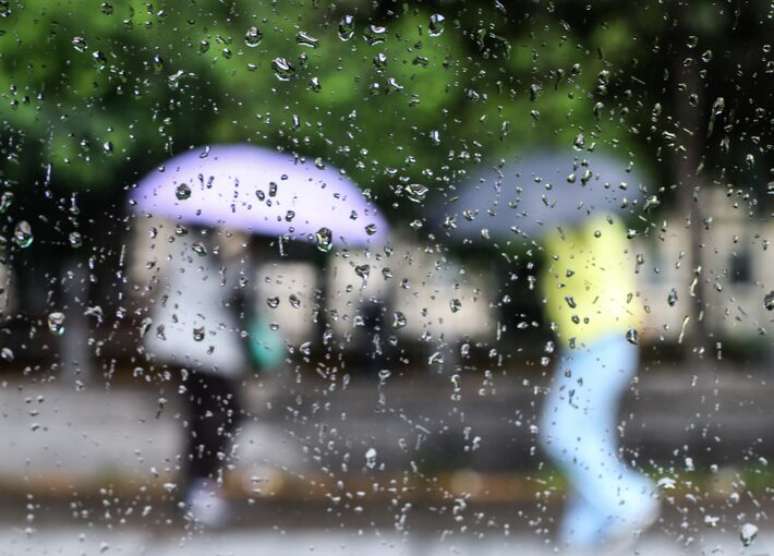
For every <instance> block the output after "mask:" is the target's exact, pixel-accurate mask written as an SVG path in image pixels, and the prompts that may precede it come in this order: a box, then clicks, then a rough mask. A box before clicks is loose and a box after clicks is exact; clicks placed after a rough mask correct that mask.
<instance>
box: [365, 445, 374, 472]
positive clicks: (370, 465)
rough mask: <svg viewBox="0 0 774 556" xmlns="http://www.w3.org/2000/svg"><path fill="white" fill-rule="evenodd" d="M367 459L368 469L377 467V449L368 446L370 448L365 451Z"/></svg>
mask: <svg viewBox="0 0 774 556" xmlns="http://www.w3.org/2000/svg"><path fill="white" fill-rule="evenodd" d="M365 460H366V467H368V469H373V468H374V467H376V450H374V449H373V448H368V450H367V451H366V453H365Z"/></svg>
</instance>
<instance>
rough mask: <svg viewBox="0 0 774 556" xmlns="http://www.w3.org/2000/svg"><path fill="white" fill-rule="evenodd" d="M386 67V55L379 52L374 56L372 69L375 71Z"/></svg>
mask: <svg viewBox="0 0 774 556" xmlns="http://www.w3.org/2000/svg"><path fill="white" fill-rule="evenodd" d="M386 66H387V55H386V54H385V53H384V52H379V53H378V54H377V55H376V56H374V67H375V68H376V69H382V68H384V67H386Z"/></svg>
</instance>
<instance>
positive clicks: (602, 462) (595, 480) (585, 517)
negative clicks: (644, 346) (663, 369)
mask: <svg viewBox="0 0 774 556" xmlns="http://www.w3.org/2000/svg"><path fill="white" fill-rule="evenodd" d="M637 363H638V355H637V348H636V347H635V346H633V345H631V344H630V343H629V342H627V341H626V339H625V337H624V335H623V334H620V335H614V336H608V337H605V338H603V339H601V340H599V341H597V342H595V343H593V344H591V345H590V346H587V347H586V348H579V349H577V350H574V351H571V352H567V353H565V354H564V355H563V356H562V357H561V359H560V360H559V362H558V366H557V368H556V371H555V373H556V374H555V376H554V382H553V385H552V386H551V391H550V393H549V395H548V397H547V399H546V402H545V406H544V409H543V413H542V416H541V424H540V432H541V441H542V445H543V448H544V449H545V451H546V453H547V454H548V455H549V456H550V457H551V459H552V460H553V461H554V463H556V464H557V465H558V466H559V468H560V469H561V470H562V471H563V472H564V473H565V475H566V477H567V479H568V482H569V484H570V492H569V495H568V500H567V509H566V512H565V515H564V518H563V521H562V524H561V527H560V530H559V540H560V542H561V543H563V544H569V545H572V546H576V547H591V546H594V545H595V544H598V543H600V542H603V541H604V540H605V538H606V536H607V535H608V534H610V532H611V531H612V530H614V529H615V528H620V529H622V528H625V527H626V526H627V524H636V523H637V522H638V521H639V520H641V519H642V518H643V516H644V515H646V514H648V513H650V512H653V511H655V506H656V502H655V501H654V499H653V498H652V493H653V491H654V485H653V484H652V483H651V481H650V480H649V479H648V478H647V477H645V476H644V475H642V474H640V473H637V472H635V471H634V470H633V469H631V468H630V467H628V466H626V465H625V464H624V463H623V462H622V461H621V459H620V457H619V456H618V442H617V418H618V409H619V405H620V401H621V398H622V397H623V395H624V394H625V392H626V389H627V388H628V385H629V382H630V381H631V379H632V378H633V377H634V375H635V373H636V371H637Z"/></svg>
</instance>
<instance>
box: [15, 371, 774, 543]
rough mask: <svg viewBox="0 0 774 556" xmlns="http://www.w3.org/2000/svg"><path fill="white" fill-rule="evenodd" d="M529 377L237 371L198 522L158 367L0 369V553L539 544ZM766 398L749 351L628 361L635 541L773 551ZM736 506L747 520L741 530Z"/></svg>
mask: <svg viewBox="0 0 774 556" xmlns="http://www.w3.org/2000/svg"><path fill="white" fill-rule="evenodd" d="M546 385H547V378H546V377H545V376H541V373H539V372H535V373H532V374H523V373H522V374H519V373H509V374H500V375H494V376H489V377H484V376H483V375H479V374H473V373H471V374H470V375H469V376H467V377H465V376H463V378H462V380H461V381H460V382H458V385H457V386H455V385H454V383H453V382H452V381H451V379H450V377H448V376H443V375H428V374H424V375H417V376H405V377H391V378H389V379H388V380H386V381H383V382H382V383H379V382H378V381H371V380H368V379H366V378H362V377H361V378H358V377H353V379H352V380H351V381H350V382H349V383H347V384H345V383H344V381H342V380H341V379H332V378H331V377H322V376H319V375H317V374H315V373H302V374H297V373H292V372H285V373H280V374H277V375H273V376H267V377H263V378H261V379H260V380H258V379H255V380H251V381H248V382H247V383H246V384H245V386H244V388H243V395H244V399H245V405H246V408H247V410H248V413H249V417H248V419H246V420H245V422H244V424H243V426H242V430H241V432H240V434H239V437H238V442H237V444H238V445H237V447H236V448H235V452H234V457H233V458H232V462H233V465H232V469H231V470H230V473H229V475H228V481H227V492H228V495H229V497H230V499H231V501H232V504H233V505H234V508H235V510H234V519H233V520H232V523H231V526H230V527H229V528H227V529H224V530H218V531H204V532H202V531H193V530H190V529H189V528H187V527H186V526H185V524H182V523H181V522H180V520H179V518H178V517H177V512H176V511H175V508H174V504H175V501H176V500H177V497H178V494H179V492H178V488H177V481H178V477H177V468H178V464H179V452H180V446H181V434H180V423H179V421H180V418H181V416H180V412H179V410H180V407H179V406H178V404H177V401H176V398H175V396H174V395H173V390H174V388H172V387H170V385H169V384H167V385H165V386H163V387H160V386H159V385H158V384H153V385H143V384H142V383H140V384H138V383H136V382H135V383H129V382H127V381H123V382H122V381H115V382H113V383H110V384H107V385H106V384H105V383H101V382H97V381H93V382H87V383H86V385H85V386H75V385H73V384H68V383H66V382H64V381H58V380H44V381H36V380H34V379H19V378H17V379H15V380H11V379H8V380H6V381H5V382H0V453H1V454H2V457H0V492H1V493H2V497H0V556H3V555H5V554H9V555H10V554H13V555H16V554H58V555H64V556H67V555H70V554H73V555H75V554H79V555H80V554H132V555H134V554H141V555H145V554H148V555H151V554H152V555H157V554H159V555H166V554H193V555H198V554H208V555H240V554H315V555H328V554H330V555H333V554H337V555H339V554H342V555H343V554H352V555H355V554H357V555H361V554H368V555H377V556H378V555H381V554H384V555H388V554H390V555H396V554H397V555H404V554H405V555H415V554H416V555H420V554H421V555H424V554H429V555H436V554H438V555H440V554H476V555H478V554H484V555H489V554H510V553H514V554H519V555H527V556H531V555H535V556H538V555H543V554H546V555H548V554H556V553H557V547H556V546H555V545H554V544H552V541H551V539H552V536H553V531H554V529H555V524H556V522H557V519H558V516H559V512H560V511H561V507H562V500H563V488H562V483H561V480H560V479H559V478H558V477H557V476H556V475H555V474H553V473H552V472H551V471H550V470H549V469H547V467H546V465H545V460H544V458H543V456H542V455H541V454H540V453H539V451H537V449H536V442H535V438H536V434H537V432H538V431H537V430H536V429H535V426H534V417H535V414H536V412H537V411H538V410H539V407H540V403H541V401H542V399H543V394H544V389H545V387H546ZM772 396H774V386H772V385H770V384H769V380H768V373H767V371H766V370H765V369H739V368H734V367H730V366H729V367H718V366H713V367H712V368H710V369H709V370H706V369H705V370H701V369H698V368H696V367H684V368H680V367H673V368H666V369H665V368H663V367H659V368H650V367H646V368H644V369H643V371H642V372H641V373H640V377H639V380H638V383H637V384H635V385H634V387H633V389H632V392H631V394H630V396H629V397H628V398H627V400H626V402H625V406H624V408H623V411H622V416H621V418H622V425H621V431H622V434H623V438H624V443H625V445H626V446H627V452H626V453H627V455H628V456H631V457H632V458H635V459H636V460H637V461H638V462H639V463H640V464H641V465H643V466H646V467H648V468H649V469H650V470H651V472H652V473H654V475H655V476H656V477H657V478H663V479H664V480H665V482H664V483H663V484H664V485H666V486H665V487H664V490H663V492H662V497H663V500H664V508H665V513H664V517H663V518H662V521H661V522H660V523H659V524H658V525H657V526H656V527H655V528H654V530H653V532H651V533H650V534H648V535H646V536H645V537H644V538H643V539H641V541H640V543H639V544H638V545H637V548H636V551H637V552H636V553H638V554H654V555H667V556H668V555H671V554H686V555H704V554H707V555H710V554H712V555H723V554H743V555H749V556H757V555H763V554H771V553H772V552H771V550H772V549H774V548H772V547H774V528H770V527H769V518H768V516H769V515H770V513H771V510H772V509H774V500H773V497H772V493H774V491H772V489H771V487H770V486H769V477H770V475H769V473H770V472H769V471H768V465H769V464H768V462H769V461H771V458H772V457H774V438H772V436H773V435H774V404H772V403H771V402H770V400H771V399H772ZM371 450H373V452H370V451H371ZM366 453H369V457H366ZM711 466H716V467H711ZM702 472H704V473H705V475H701V473H702ZM756 477H758V479H756ZM756 480H757V483H756ZM673 482H674V484H673ZM745 523H754V524H756V525H757V526H759V527H760V529H761V533H760V535H759V536H758V538H757V539H756V540H755V541H754V542H753V544H752V545H751V546H749V547H743V546H742V544H741V542H740V539H739V529H740V527H741V526H742V525H743V524H745ZM629 553H632V554H633V553H634V552H629ZM600 556H601V554H600Z"/></svg>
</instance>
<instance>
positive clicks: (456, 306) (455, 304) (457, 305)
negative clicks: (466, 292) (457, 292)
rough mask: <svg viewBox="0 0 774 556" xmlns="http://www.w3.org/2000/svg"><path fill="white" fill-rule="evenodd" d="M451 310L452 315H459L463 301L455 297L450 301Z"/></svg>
mask: <svg viewBox="0 0 774 556" xmlns="http://www.w3.org/2000/svg"><path fill="white" fill-rule="evenodd" d="M449 308H450V309H451V312H452V313H457V312H458V311H459V310H460V309H462V301H460V300H459V299H457V298H456V297H455V298H454V299H452V300H451V301H449Z"/></svg>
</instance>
